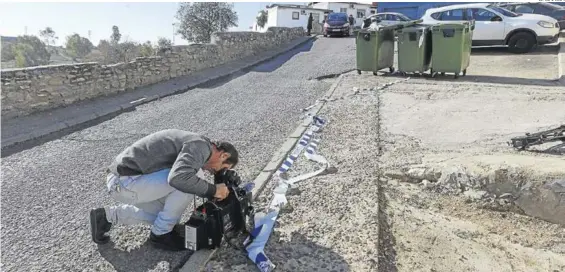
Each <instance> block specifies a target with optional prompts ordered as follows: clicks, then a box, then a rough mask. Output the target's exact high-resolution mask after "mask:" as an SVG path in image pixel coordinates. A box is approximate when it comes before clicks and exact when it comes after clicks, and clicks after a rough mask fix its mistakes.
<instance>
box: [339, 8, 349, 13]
mask: <svg viewBox="0 0 565 272" xmlns="http://www.w3.org/2000/svg"><path fill="white" fill-rule="evenodd" d="M339 12H342V13H347V8H340V9H339Z"/></svg>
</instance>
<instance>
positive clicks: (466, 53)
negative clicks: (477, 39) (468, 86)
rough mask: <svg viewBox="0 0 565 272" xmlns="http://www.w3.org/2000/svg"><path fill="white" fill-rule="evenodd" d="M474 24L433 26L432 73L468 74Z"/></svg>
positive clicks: (455, 75)
mask: <svg viewBox="0 0 565 272" xmlns="http://www.w3.org/2000/svg"><path fill="white" fill-rule="evenodd" d="M473 29H474V25H472V24H470V23H468V22H464V23H461V24H439V25H434V26H432V64H431V74H432V77H435V76H436V75H437V73H441V74H442V75H445V73H453V74H454V78H457V77H458V76H459V74H460V73H461V72H463V76H465V75H466V74H467V67H469V64H470V61H471V42H472V36H473Z"/></svg>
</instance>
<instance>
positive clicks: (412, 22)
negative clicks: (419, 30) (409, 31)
mask: <svg viewBox="0 0 565 272" xmlns="http://www.w3.org/2000/svg"><path fill="white" fill-rule="evenodd" d="M423 21H424V20H422V19H419V20H414V21H408V22H405V23H400V24H395V25H389V26H381V27H380V28H379V30H381V29H382V30H391V29H392V30H398V29H402V28H406V27H410V26H413V25H417V24H420V23H422V22H423Z"/></svg>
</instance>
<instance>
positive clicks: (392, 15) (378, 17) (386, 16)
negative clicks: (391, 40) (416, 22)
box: [362, 12, 412, 28]
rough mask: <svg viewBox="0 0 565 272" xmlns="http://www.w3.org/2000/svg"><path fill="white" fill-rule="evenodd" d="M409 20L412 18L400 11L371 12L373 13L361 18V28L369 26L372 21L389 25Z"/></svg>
mask: <svg viewBox="0 0 565 272" xmlns="http://www.w3.org/2000/svg"><path fill="white" fill-rule="evenodd" d="M367 19H369V20H367ZM411 20H412V19H410V18H409V17H408V16H406V15H404V14H402V13H397V12H382V13H377V14H373V15H371V16H369V17H367V18H366V19H365V20H363V26H362V28H367V27H369V26H370V25H371V23H373V22H376V23H377V24H378V25H384V26H389V25H395V24H400V23H402V22H408V21H411ZM367 23H368V24H367Z"/></svg>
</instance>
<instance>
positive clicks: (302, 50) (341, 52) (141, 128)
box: [1, 38, 355, 271]
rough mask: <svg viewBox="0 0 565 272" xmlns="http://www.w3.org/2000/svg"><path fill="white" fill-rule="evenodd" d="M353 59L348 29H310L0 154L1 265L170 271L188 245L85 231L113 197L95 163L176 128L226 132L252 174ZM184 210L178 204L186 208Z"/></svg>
mask: <svg viewBox="0 0 565 272" xmlns="http://www.w3.org/2000/svg"><path fill="white" fill-rule="evenodd" d="M354 68H355V44H354V40H353V39H348V38H342V39H331V40H330V39H323V38H321V39H318V40H314V41H310V42H308V43H306V44H304V45H302V46H300V47H298V48H296V49H294V50H293V51H290V52H288V53H286V54H284V55H281V56H279V57H278V58H276V59H274V60H272V61H270V62H267V63H264V64H262V65H259V66H257V67H255V68H254V69H252V71H250V72H249V73H246V74H243V75H240V76H239V77H236V78H231V79H230V80H229V81H226V82H220V83H217V84H212V85H210V86H208V87H205V88H197V89H194V90H191V91H189V92H186V93H184V94H180V95H175V96H170V97H167V98H164V99H162V100H157V101H154V102H151V103H148V104H145V105H141V106H138V107H137V109H136V110H135V111H133V112H127V113H123V114H121V115H119V116H117V117H115V118H113V119H111V120H108V121H105V122H103V123H100V124H98V125H95V126H92V127H89V128H85V129H82V130H80V131H77V132H74V133H71V134H69V135H67V136H65V137H62V138H60V139H57V140H53V141H51V142H47V143H44V144H42V145H39V146H36V147H33V148H31V149H28V150H24V151H21V152H19V153H15V154H12V155H10V156H7V157H4V158H3V159H2V185H1V186H2V187H1V191H2V200H1V201H2V202H1V204H2V215H1V220H2V229H1V236H2V237H1V238H2V249H3V252H2V253H3V256H2V258H3V260H2V271H175V270H177V269H178V268H179V267H181V266H182V265H183V264H184V262H185V261H186V260H187V259H188V257H189V253H188V252H182V253H170V252H164V251H161V250H157V249H153V248H151V247H150V246H149V245H148V244H146V242H145V241H146V239H147V237H148V235H149V226H127V227H115V228H114V229H113V230H112V231H111V233H110V234H111V238H112V243H110V244H108V245H104V246H97V245H95V244H94V243H93V242H92V241H91V240H90V230H89V223H88V211H89V210H90V209H91V208H94V207H99V206H102V205H108V204H113V201H112V200H110V199H109V197H107V196H106V195H105V194H104V176H105V175H104V170H105V168H106V167H107V166H108V165H109V163H110V162H111V160H112V159H113V158H114V157H115V156H116V155H117V154H118V153H119V152H120V151H121V150H122V149H123V148H125V147H126V146H128V145H129V144H131V143H133V142H134V141H135V140H137V139H138V138H140V137H142V136H145V135H147V134H149V133H152V132H155V131H158V130H161V129H167V128H178V129H185V130H190V131H194V132H198V133H203V134H205V135H207V136H209V137H211V138H218V139H223V140H227V141H231V142H233V143H234V144H235V145H236V147H237V148H238V149H239V150H240V154H241V164H240V166H238V170H239V171H240V172H241V175H242V177H243V178H245V179H252V178H254V177H255V176H256V175H257V174H258V173H259V172H260V171H261V169H262V168H263V167H264V166H265V165H266V164H267V162H268V160H269V159H270V158H271V156H272V154H273V153H274V152H275V151H276V150H277V149H278V148H279V146H280V145H281V144H282V143H283V142H284V140H285V137H286V136H288V135H289V134H290V133H292V131H294V129H295V126H296V124H297V122H298V121H299V120H298V117H299V116H300V114H301V111H300V110H301V108H304V107H307V106H309V105H311V104H312V103H313V102H314V101H315V100H316V99H317V98H319V97H320V96H321V95H323V94H324V93H325V92H326V91H327V89H328V88H329V87H330V85H331V83H332V81H333V79H326V80H315V79H314V78H316V77H323V76H325V75H331V74H338V73H341V72H344V71H349V70H352V69H354ZM186 216H187V213H185V217H186Z"/></svg>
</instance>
